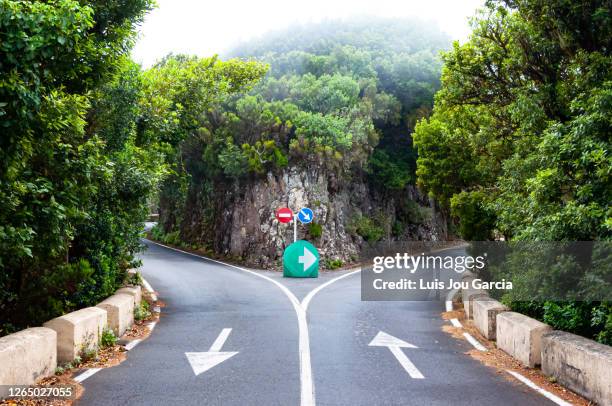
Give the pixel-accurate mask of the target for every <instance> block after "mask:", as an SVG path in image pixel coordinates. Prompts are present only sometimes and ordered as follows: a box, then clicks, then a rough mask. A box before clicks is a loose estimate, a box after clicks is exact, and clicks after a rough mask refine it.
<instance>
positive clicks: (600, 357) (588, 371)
mask: <svg viewBox="0 0 612 406" xmlns="http://www.w3.org/2000/svg"><path fill="white" fill-rule="evenodd" d="M542 372H544V374H546V375H548V376H552V377H554V378H555V379H556V380H557V382H559V383H560V384H562V385H563V386H565V387H567V388H569V389H571V390H573V391H574V392H576V393H579V394H580V395H582V396H584V397H586V398H587V399H590V400H592V401H594V402H597V403H598V404H600V405H612V347H610V346H609V345H604V344H600V343H598V342H596V341H593V340H589V339H588V338H584V337H580V336H577V335H575V334H570V333H566V332H563V331H553V332H550V333H547V334H544V335H543V336H542Z"/></svg>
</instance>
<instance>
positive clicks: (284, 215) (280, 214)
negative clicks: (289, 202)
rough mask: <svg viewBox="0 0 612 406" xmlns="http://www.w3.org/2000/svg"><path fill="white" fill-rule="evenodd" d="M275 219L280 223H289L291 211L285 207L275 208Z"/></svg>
mask: <svg viewBox="0 0 612 406" xmlns="http://www.w3.org/2000/svg"><path fill="white" fill-rule="evenodd" d="M276 219H277V220H278V221H280V222H281V223H289V222H290V221H291V220H293V212H292V211H291V209H289V208H287V207H283V208H281V209H278V210H276Z"/></svg>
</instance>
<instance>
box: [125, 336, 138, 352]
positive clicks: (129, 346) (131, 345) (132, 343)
mask: <svg viewBox="0 0 612 406" xmlns="http://www.w3.org/2000/svg"><path fill="white" fill-rule="evenodd" d="M141 341H142V340H141V339H140V338H138V339H136V340H132V341H130V342H129V343H127V344H126V345H125V349H126V350H128V351H131V350H132V349H133V348H134V347H136V346H137V345H138V344H140V342H141Z"/></svg>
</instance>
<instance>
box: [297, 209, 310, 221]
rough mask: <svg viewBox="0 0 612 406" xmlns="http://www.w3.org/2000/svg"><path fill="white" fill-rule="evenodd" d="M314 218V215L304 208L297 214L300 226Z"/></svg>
mask: <svg viewBox="0 0 612 406" xmlns="http://www.w3.org/2000/svg"><path fill="white" fill-rule="evenodd" d="M313 217H314V213H313V212H312V210H310V209H309V208H308V207H304V208H303V209H302V210H300V211H299V212H298V220H300V222H301V223H302V224H308V223H310V222H311V221H312V219H313Z"/></svg>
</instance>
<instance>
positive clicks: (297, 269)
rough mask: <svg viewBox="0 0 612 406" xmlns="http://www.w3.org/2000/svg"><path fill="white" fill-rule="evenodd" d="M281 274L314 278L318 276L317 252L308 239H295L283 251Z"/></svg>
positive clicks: (291, 276)
mask: <svg viewBox="0 0 612 406" xmlns="http://www.w3.org/2000/svg"><path fill="white" fill-rule="evenodd" d="M283 276H287V277H290V278H316V277H318V276H319V252H318V251H317V249H316V248H315V246H314V245H312V244H311V243H309V242H308V241H304V240H300V241H296V242H294V243H293V244H291V245H290V246H288V247H287V248H285V252H284V253H283Z"/></svg>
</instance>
